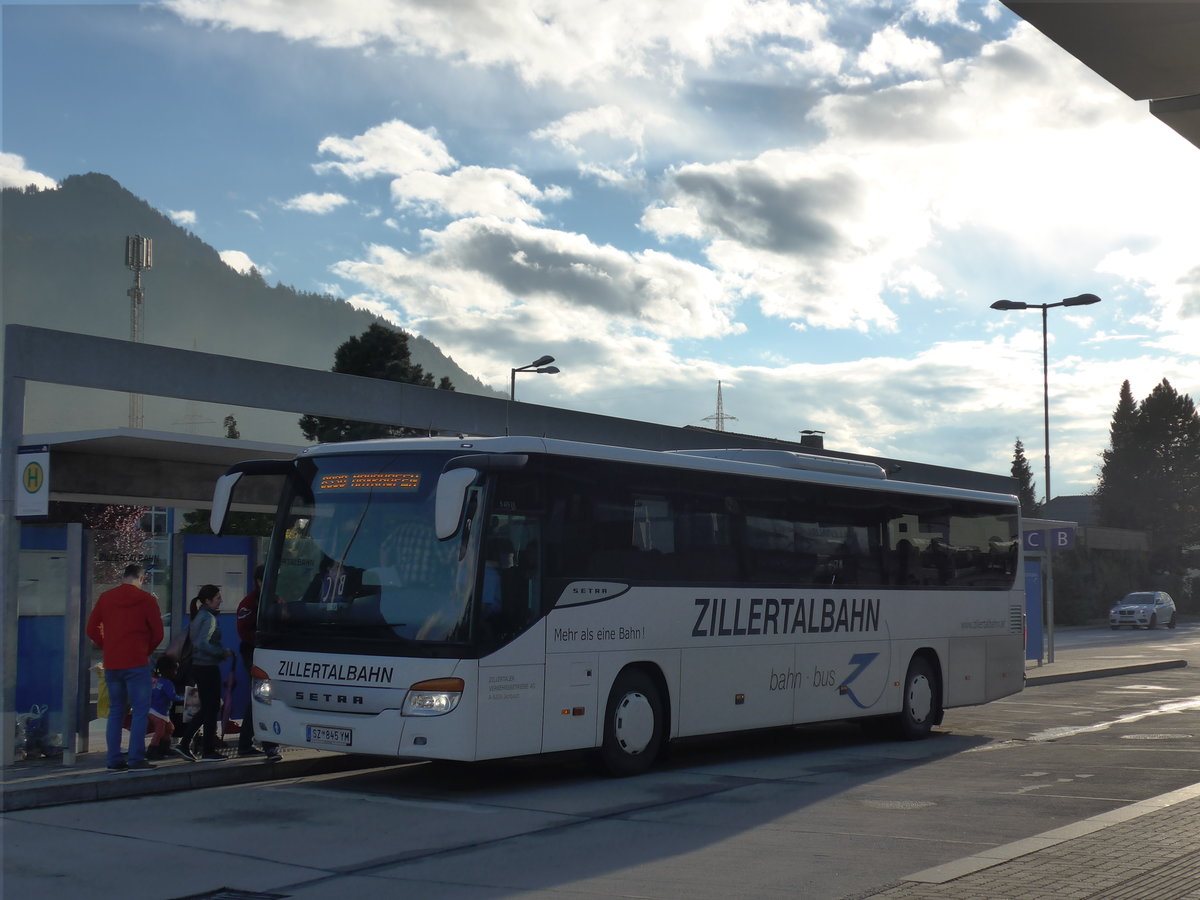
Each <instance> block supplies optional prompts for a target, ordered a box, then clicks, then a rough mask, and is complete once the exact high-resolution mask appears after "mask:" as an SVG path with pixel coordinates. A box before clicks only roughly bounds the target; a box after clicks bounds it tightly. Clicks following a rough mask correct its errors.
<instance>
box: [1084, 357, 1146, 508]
mask: <svg viewBox="0 0 1200 900" xmlns="http://www.w3.org/2000/svg"><path fill="white" fill-rule="evenodd" d="M1137 430H1138V408H1137V404H1136V403H1134V402H1133V392H1132V391H1131V390H1130V389H1129V381H1128V380H1126V381H1124V382H1123V383H1122V384H1121V393H1120V397H1119V399H1118V400H1117V408H1116V409H1115V410H1113V416H1112V423H1111V424H1110V425H1109V428H1108V449H1107V450H1105V451H1104V452H1103V453H1102V454H1101V459H1102V460H1103V464H1102V466H1101V469H1100V480H1099V483H1098V484H1097V486H1096V494H1095V497H1096V520H1097V521H1098V522H1099V523H1100V524H1101V525H1107V526H1109V527H1112V528H1140V527H1141V522H1140V521H1139V520H1140V516H1139V509H1138V506H1139V504H1138V478H1139V476H1140V475H1141V473H1142V472H1143V471H1144V469H1145V461H1144V460H1142V459H1141V458H1140V457H1141V453H1140V451H1139V449H1138V441H1137Z"/></svg>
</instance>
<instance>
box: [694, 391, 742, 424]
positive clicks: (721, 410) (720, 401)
mask: <svg viewBox="0 0 1200 900" xmlns="http://www.w3.org/2000/svg"><path fill="white" fill-rule="evenodd" d="M700 421H701V422H716V423H717V431H724V430H725V423H726V422H736V421H737V416H728V415H726V414H725V398H724V396H722V394H721V382H719V381H718V382H717V411H716V412H715V413H713V414H712V415H711V416H705V417H704V418H703V419H701V420H700Z"/></svg>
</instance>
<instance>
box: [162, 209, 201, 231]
mask: <svg viewBox="0 0 1200 900" xmlns="http://www.w3.org/2000/svg"><path fill="white" fill-rule="evenodd" d="M167 216H168V217H170V219H171V221H172V222H174V223H175V224H176V225H182V226H184V227H188V228H190V227H191V226H193V225H195V224H196V211H195V210H194V209H168V210H167Z"/></svg>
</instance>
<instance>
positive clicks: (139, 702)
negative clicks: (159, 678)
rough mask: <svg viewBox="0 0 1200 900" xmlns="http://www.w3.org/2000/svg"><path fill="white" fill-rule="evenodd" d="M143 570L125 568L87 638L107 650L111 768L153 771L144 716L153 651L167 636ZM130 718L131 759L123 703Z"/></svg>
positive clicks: (100, 603) (102, 601)
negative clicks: (125, 748) (124, 747)
mask: <svg viewBox="0 0 1200 900" xmlns="http://www.w3.org/2000/svg"><path fill="white" fill-rule="evenodd" d="M144 580H145V570H143V569H142V567H141V566H139V565H136V564H135V565H130V566H126V567H125V576H124V578H123V579H122V581H121V584H119V585H117V586H116V587H115V588H113V589H112V590H110V591H105V592H104V593H103V594H101V595H100V599H99V600H97V601H96V606H95V608H93V609H92V614H91V615H90V616H88V621H87V636H88V637H89V638H91V640H92V643H93V644H95V645H96V646H97V647H99V648H100V649H101V650H103V651H104V681H105V684H107V685H108V728H107V730H106V731H105V738H106V740H107V743H108V759H107V762H108V768H109V770H110V771H112V772H124V771H126V770H127V769H153V768H154V764H153V763H150V762H147V761H146V720H147V718H148V717H149V715H150V654H151V653H153V652H154V648H155V647H157V646H158V645H159V643H160V642H161V641H162V639H163V625H162V614H161V613H159V611H158V600H157V599H156V598H155V596H154V595H153V594H151V593H150V592H148V591H143V590H142V589H141V586H140V585H141V584H142V582H143V581H144ZM126 705H128V706H129V707H130V708H131V709H132V711H133V712H132V716H131V718H130V722H129V762H126V761H125V760H124V759H122V758H121V726H122V724H123V723H124V719H125V707H126Z"/></svg>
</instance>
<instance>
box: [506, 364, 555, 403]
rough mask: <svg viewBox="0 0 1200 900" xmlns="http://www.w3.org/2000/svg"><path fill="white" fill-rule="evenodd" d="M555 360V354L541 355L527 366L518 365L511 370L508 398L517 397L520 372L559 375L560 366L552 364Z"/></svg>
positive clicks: (513, 398) (514, 398)
mask: <svg viewBox="0 0 1200 900" xmlns="http://www.w3.org/2000/svg"><path fill="white" fill-rule="evenodd" d="M552 362H554V357H553V356H539V357H538V358H537V359H535V360H534V361H533V362H531V363H530V364H529V365H527V366H518V367H517V368H515V369H512V370H511V371H510V378H509V385H508V399H509V400H510V401H512V400H516V399H517V373H518V372H535V373H536V374H538V375H557V374H558V366H552V365H550V363H552Z"/></svg>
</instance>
